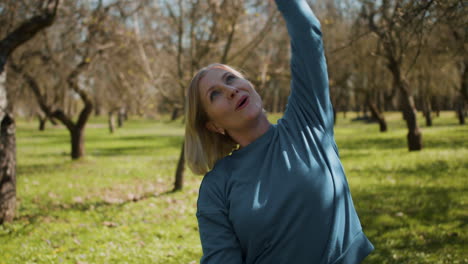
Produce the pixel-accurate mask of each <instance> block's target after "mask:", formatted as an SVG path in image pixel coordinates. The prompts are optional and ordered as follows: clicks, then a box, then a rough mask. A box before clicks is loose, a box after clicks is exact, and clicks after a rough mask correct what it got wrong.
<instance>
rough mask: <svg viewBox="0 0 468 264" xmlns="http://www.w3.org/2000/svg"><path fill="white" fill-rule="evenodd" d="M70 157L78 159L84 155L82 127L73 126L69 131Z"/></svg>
mask: <svg viewBox="0 0 468 264" xmlns="http://www.w3.org/2000/svg"><path fill="white" fill-rule="evenodd" d="M70 134H71V145H72V146H71V147H72V151H71V157H72V159H79V158H81V157H83V156H84V127H81V128H80V127H76V126H75V127H74V128H73V129H72V130H71V131H70Z"/></svg>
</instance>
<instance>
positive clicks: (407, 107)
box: [400, 81, 423, 151]
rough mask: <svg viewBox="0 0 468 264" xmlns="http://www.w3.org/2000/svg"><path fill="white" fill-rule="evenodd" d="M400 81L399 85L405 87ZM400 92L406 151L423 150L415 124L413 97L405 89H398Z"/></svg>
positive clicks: (420, 135) (416, 123) (416, 124)
mask: <svg viewBox="0 0 468 264" xmlns="http://www.w3.org/2000/svg"><path fill="white" fill-rule="evenodd" d="M403 82H404V81H402V83H401V85H406V84H404V83H403ZM400 90H401V92H402V98H401V99H402V101H401V103H402V111H403V117H404V119H405V121H406V126H407V127H408V134H407V139H408V149H409V150H410V151H415V150H421V149H422V148H423V144H422V134H421V131H420V130H419V127H418V122H417V113H416V109H415V107H414V100H413V96H412V95H410V94H409V93H408V91H407V89H406V87H400Z"/></svg>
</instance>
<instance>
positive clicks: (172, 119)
mask: <svg viewBox="0 0 468 264" xmlns="http://www.w3.org/2000/svg"><path fill="white" fill-rule="evenodd" d="M177 117H179V108H177V107H174V109H173V110H172V115H171V121H174V120H176V119H177Z"/></svg>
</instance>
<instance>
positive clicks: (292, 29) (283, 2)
mask: <svg viewBox="0 0 468 264" xmlns="http://www.w3.org/2000/svg"><path fill="white" fill-rule="evenodd" d="M276 3H277V5H278V9H279V10H280V11H281V13H282V15H283V17H284V19H285V20H286V25H287V28H288V32H289V36H290V39H291V78H292V79H291V95H290V97H289V99H288V106H287V109H286V111H285V115H284V119H286V120H287V119H291V118H298V115H300V117H299V118H300V119H303V120H305V122H307V124H308V125H311V126H314V127H317V126H320V127H321V129H323V130H325V131H332V129H333V110H332V106H331V101H330V95H329V88H328V73H327V64H326V59H325V54H324V49H323V42H322V33H321V30H320V22H319V21H318V20H317V18H316V17H315V15H314V13H313V12H312V10H311V9H310V7H309V5H308V4H307V3H306V1H305V0H276Z"/></svg>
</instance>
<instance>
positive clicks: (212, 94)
mask: <svg viewBox="0 0 468 264" xmlns="http://www.w3.org/2000/svg"><path fill="white" fill-rule="evenodd" d="M218 94H219V91H216V90H215V91H212V92H211V93H210V100H211V101H213V99H214V98H215V97H216V96H217V95H218Z"/></svg>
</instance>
